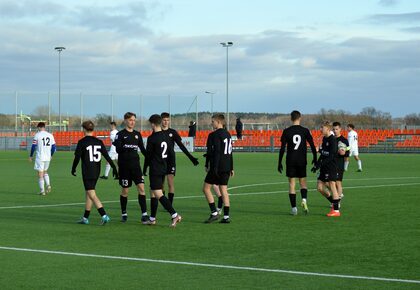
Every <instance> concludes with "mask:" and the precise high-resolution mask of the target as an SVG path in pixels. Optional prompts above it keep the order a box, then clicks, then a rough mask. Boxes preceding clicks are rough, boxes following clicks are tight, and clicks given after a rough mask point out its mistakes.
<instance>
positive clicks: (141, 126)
mask: <svg viewBox="0 0 420 290" xmlns="http://www.w3.org/2000/svg"><path fill="white" fill-rule="evenodd" d="M142 119H143V95H140V132H141V131H143V120H142Z"/></svg>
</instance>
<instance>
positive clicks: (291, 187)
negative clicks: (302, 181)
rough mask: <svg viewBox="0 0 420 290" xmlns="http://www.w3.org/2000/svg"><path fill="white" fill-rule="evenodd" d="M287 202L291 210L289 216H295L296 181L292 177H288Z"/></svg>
mask: <svg viewBox="0 0 420 290" xmlns="http://www.w3.org/2000/svg"><path fill="white" fill-rule="evenodd" d="M289 201H290V206H291V207H292V210H291V212H290V214H291V215H297V207H296V180H295V178H294V177H289Z"/></svg>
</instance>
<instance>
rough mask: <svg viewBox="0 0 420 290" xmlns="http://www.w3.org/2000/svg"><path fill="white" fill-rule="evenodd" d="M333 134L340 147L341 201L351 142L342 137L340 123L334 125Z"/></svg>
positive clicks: (338, 156) (338, 187) (339, 191)
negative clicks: (346, 161) (345, 166)
mask: <svg viewBox="0 0 420 290" xmlns="http://www.w3.org/2000/svg"><path fill="white" fill-rule="evenodd" d="M333 132H334V135H335V138H337V147H338V154H337V169H338V176H337V191H338V196H339V198H340V201H341V199H342V198H343V196H344V194H343V177H344V171H345V170H344V163H345V158H346V157H349V155H350V144H349V140H347V139H346V137H344V136H343V135H341V124H340V122H334V123H333Z"/></svg>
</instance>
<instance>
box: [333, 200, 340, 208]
mask: <svg viewBox="0 0 420 290" xmlns="http://www.w3.org/2000/svg"><path fill="white" fill-rule="evenodd" d="M333 206H334V210H339V208H338V199H334V200H333Z"/></svg>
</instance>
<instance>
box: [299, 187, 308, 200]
mask: <svg viewBox="0 0 420 290" xmlns="http://www.w3.org/2000/svg"><path fill="white" fill-rule="evenodd" d="M300 195H301V196H302V199H308V189H307V188H301V189H300Z"/></svg>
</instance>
